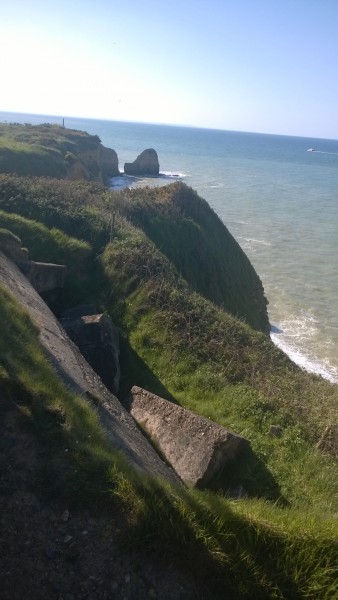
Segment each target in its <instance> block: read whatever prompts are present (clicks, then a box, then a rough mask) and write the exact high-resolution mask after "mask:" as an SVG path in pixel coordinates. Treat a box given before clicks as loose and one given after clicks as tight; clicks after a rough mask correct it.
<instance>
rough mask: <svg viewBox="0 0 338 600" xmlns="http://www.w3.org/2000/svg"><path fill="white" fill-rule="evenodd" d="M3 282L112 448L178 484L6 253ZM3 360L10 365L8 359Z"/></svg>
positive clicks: (0, 259)
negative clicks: (93, 411)
mask: <svg viewBox="0 0 338 600" xmlns="http://www.w3.org/2000/svg"><path fill="white" fill-rule="evenodd" d="M0 282H1V283H2V284H3V285H4V286H5V288H7V289H8V290H9V291H10V292H11V293H12V294H13V295H14V297H15V298H16V299H17V301H18V302H19V303H20V304H21V305H22V307H23V308H24V309H25V310H27V311H28V313H29V314H30V316H31V318H32V320H33V323H34V324H35V325H36V326H37V327H38V329H39V340H40V343H41V344H42V346H43V348H44V351H45V353H46V356H47V357H48V360H49V361H50V362H51V364H52V365H53V367H54V369H55V370H56V372H57V374H58V376H59V377H60V378H61V380H62V381H63V382H64V384H65V385H66V386H67V388H68V389H69V390H72V391H73V392H74V393H75V394H78V395H80V396H82V397H83V398H85V399H87V400H88V402H91V403H93V402H94V406H95V407H96V410H97V411H98V414H99V417H100V420H101V423H102V425H103V427H104V429H105V430H106V432H107V435H108V437H109V439H110V440H111V442H112V445H113V446H114V447H115V448H117V449H119V450H120V451H121V452H122V454H123V455H124V456H125V457H127V459H128V461H129V462H130V463H131V464H132V465H133V466H134V467H135V468H136V469H141V470H142V471H144V472H147V473H148V474H152V475H156V474H157V475H158V476H160V477H163V478H166V479H169V480H171V481H173V482H177V483H178V481H179V480H178V478H176V477H175V475H174V474H173V473H172V472H171V471H169V469H167V467H166V466H165V465H164V463H163V462H162V461H161V460H160V459H159V457H158V455H157V454H156V453H155V451H154V450H153V449H152V447H151V446H150V445H149V444H148V442H147V441H146V439H145V438H144V437H143V436H142V435H141V434H140V432H139V430H138V429H137V427H136V426H135V423H134V421H133V419H132V418H131V417H130V416H129V415H128V413H127V412H126V411H125V410H124V409H123V407H122V406H121V404H120V403H119V401H118V400H117V398H116V397H115V396H113V395H112V394H110V393H109V392H108V390H107V389H106V388H105V387H104V385H103V384H102V382H101V380H100V378H99V377H98V376H97V375H96V374H95V373H94V371H93V370H92V369H91V368H90V366H89V365H88V364H87V363H86V361H85V360H84V358H83V357H82V356H81V354H80V352H79V351H78V349H77V348H76V346H75V345H74V344H73V343H72V342H71V341H70V339H69V338H68V336H67V334H66V333H65V331H64V330H63V329H62V327H61V326H60V324H59V323H58V321H57V320H56V318H55V317H54V315H53V314H52V313H51V311H50V310H49V309H48V307H47V306H46V304H45V303H44V302H43V300H42V299H41V298H40V296H39V295H38V294H37V292H36V291H35V290H34V288H33V287H32V286H31V285H30V283H29V282H28V280H27V279H26V277H25V276H24V275H23V274H22V273H21V271H19V269H18V268H17V267H16V265H15V264H14V263H12V261H10V260H9V259H7V258H6V257H5V256H4V255H3V254H2V252H0ZM2 358H3V360H4V363H5V364H6V357H2Z"/></svg>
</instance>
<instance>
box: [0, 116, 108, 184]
mask: <svg viewBox="0 0 338 600" xmlns="http://www.w3.org/2000/svg"><path fill="white" fill-rule="evenodd" d="M0 172H1V173H17V174H18V175H38V176H45V177H48V176H49V177H60V178H66V179H85V180H88V181H101V182H103V181H106V179H107V178H108V177H112V176H114V175H118V174H119V169H118V158H117V154H116V152H115V151H114V150H111V149H110V148H105V147H104V146H103V145H102V144H101V142H100V139H99V137H98V136H96V135H89V134H88V133H85V132H83V131H77V130H73V129H66V128H65V127H61V126H59V125H51V124H48V123H46V124H44V125H36V126H32V125H29V124H25V125H20V124H19V123H15V124H14V123H13V124H8V125H7V124H3V123H1V124H0Z"/></svg>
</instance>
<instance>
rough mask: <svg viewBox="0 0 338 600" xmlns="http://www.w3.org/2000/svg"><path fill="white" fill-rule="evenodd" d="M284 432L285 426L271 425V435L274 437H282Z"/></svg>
mask: <svg viewBox="0 0 338 600" xmlns="http://www.w3.org/2000/svg"><path fill="white" fill-rule="evenodd" d="M283 433H284V430H283V427H280V426H279V425H270V429H269V435H271V436H272V437H277V438H280V437H282V435H283Z"/></svg>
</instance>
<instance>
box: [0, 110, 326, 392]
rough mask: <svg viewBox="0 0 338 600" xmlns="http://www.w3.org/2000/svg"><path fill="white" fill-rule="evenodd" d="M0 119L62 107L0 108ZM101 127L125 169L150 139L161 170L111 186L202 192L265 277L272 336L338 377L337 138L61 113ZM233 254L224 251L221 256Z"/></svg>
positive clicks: (27, 119) (296, 357) (315, 368)
mask: <svg viewBox="0 0 338 600" xmlns="http://www.w3.org/2000/svg"><path fill="white" fill-rule="evenodd" d="M0 121H1V122H5V121H7V122H17V123H31V124H38V123H58V124H62V122H63V118H62V117H53V116H49V115H23V114H16V113H0ZM64 124H65V126H66V127H69V128H74V129H80V130H85V131H87V132H88V133H91V134H97V135H99V137H100V139H101V141H102V143H103V144H104V145H105V146H108V147H110V148H114V150H116V152H117V154H118V157H119V167H120V171H121V172H122V171H123V165H124V163H125V162H132V161H133V160H135V158H136V157H137V155H138V154H140V153H141V152H142V151H143V150H144V149H146V148H154V149H155V150H156V151H157V154H158V157H159V161H160V176H159V177H158V178H132V177H128V176H126V175H121V176H120V177H116V178H113V179H112V180H111V187H112V188H113V189H121V188H122V187H126V186H127V187H143V186H147V185H148V186H158V185H167V184H170V183H171V182H173V181H177V180H180V181H184V182H185V183H186V184H187V185H189V186H191V187H192V188H193V189H195V190H196V191H197V192H198V194H199V195H200V196H202V197H203V198H205V200H207V202H208V203H209V205H210V206H211V207H212V209H213V210H214V211H215V212H216V213H217V214H218V216H219V217H220V218H221V219H222V221H223V222H224V224H225V225H226V227H227V228H228V230H229V231H230V233H231V234H232V235H233V237H234V238H235V239H236V240H237V242H238V243H239V244H240V246H241V247H242V248H243V250H244V251H245V253H246V254H247V255H248V257H249V259H250V261H251V263H252V264H253V266H254V268H255V270H256V271H257V273H258V275H259V277H260V279H261V280H262V283H263V286H264V291H265V295H266V297H267V299H268V302H269V305H268V312H269V319H270V323H271V338H272V340H273V342H274V343H275V344H276V345H277V346H279V347H280V348H281V349H282V350H283V351H284V352H285V353H286V354H288V355H289V356H290V358H291V359H292V360H293V361H294V362H296V363H297V364H298V365H299V366H301V367H302V368H303V369H305V370H307V371H310V372H313V373H317V374H319V375H321V376H322V377H324V378H326V379H328V380H330V381H331V382H333V383H338V312H337V299H338V264H337V262H338V261H337V258H338V140H333V139H318V138H303V137H291V136H281V135H271V134H260V133H244V132H236V131H223V130H215V129H199V128H193V127H182V126H171V125H170V126H169V125H158V124H145V123H127V122H119V121H104V120H92V119H80V118H71V117H65V118H64ZM224 260H227V257H226V256H225V257H224Z"/></svg>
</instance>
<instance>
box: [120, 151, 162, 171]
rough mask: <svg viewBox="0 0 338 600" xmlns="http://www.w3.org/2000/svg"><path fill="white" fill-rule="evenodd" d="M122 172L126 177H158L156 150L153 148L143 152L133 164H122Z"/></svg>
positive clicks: (158, 167) (158, 166) (158, 168)
mask: <svg viewBox="0 0 338 600" xmlns="http://www.w3.org/2000/svg"><path fill="white" fill-rule="evenodd" d="M124 172H125V174H126V175H136V176H145V175H148V176H151V177H156V176H157V175H159V173H160V165H159V162H158V156H157V152H156V150H154V149H153V148H148V149H147V150H143V152H141V154H139V156H138V157H137V158H136V160H134V162H132V163H125V164H124Z"/></svg>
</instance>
